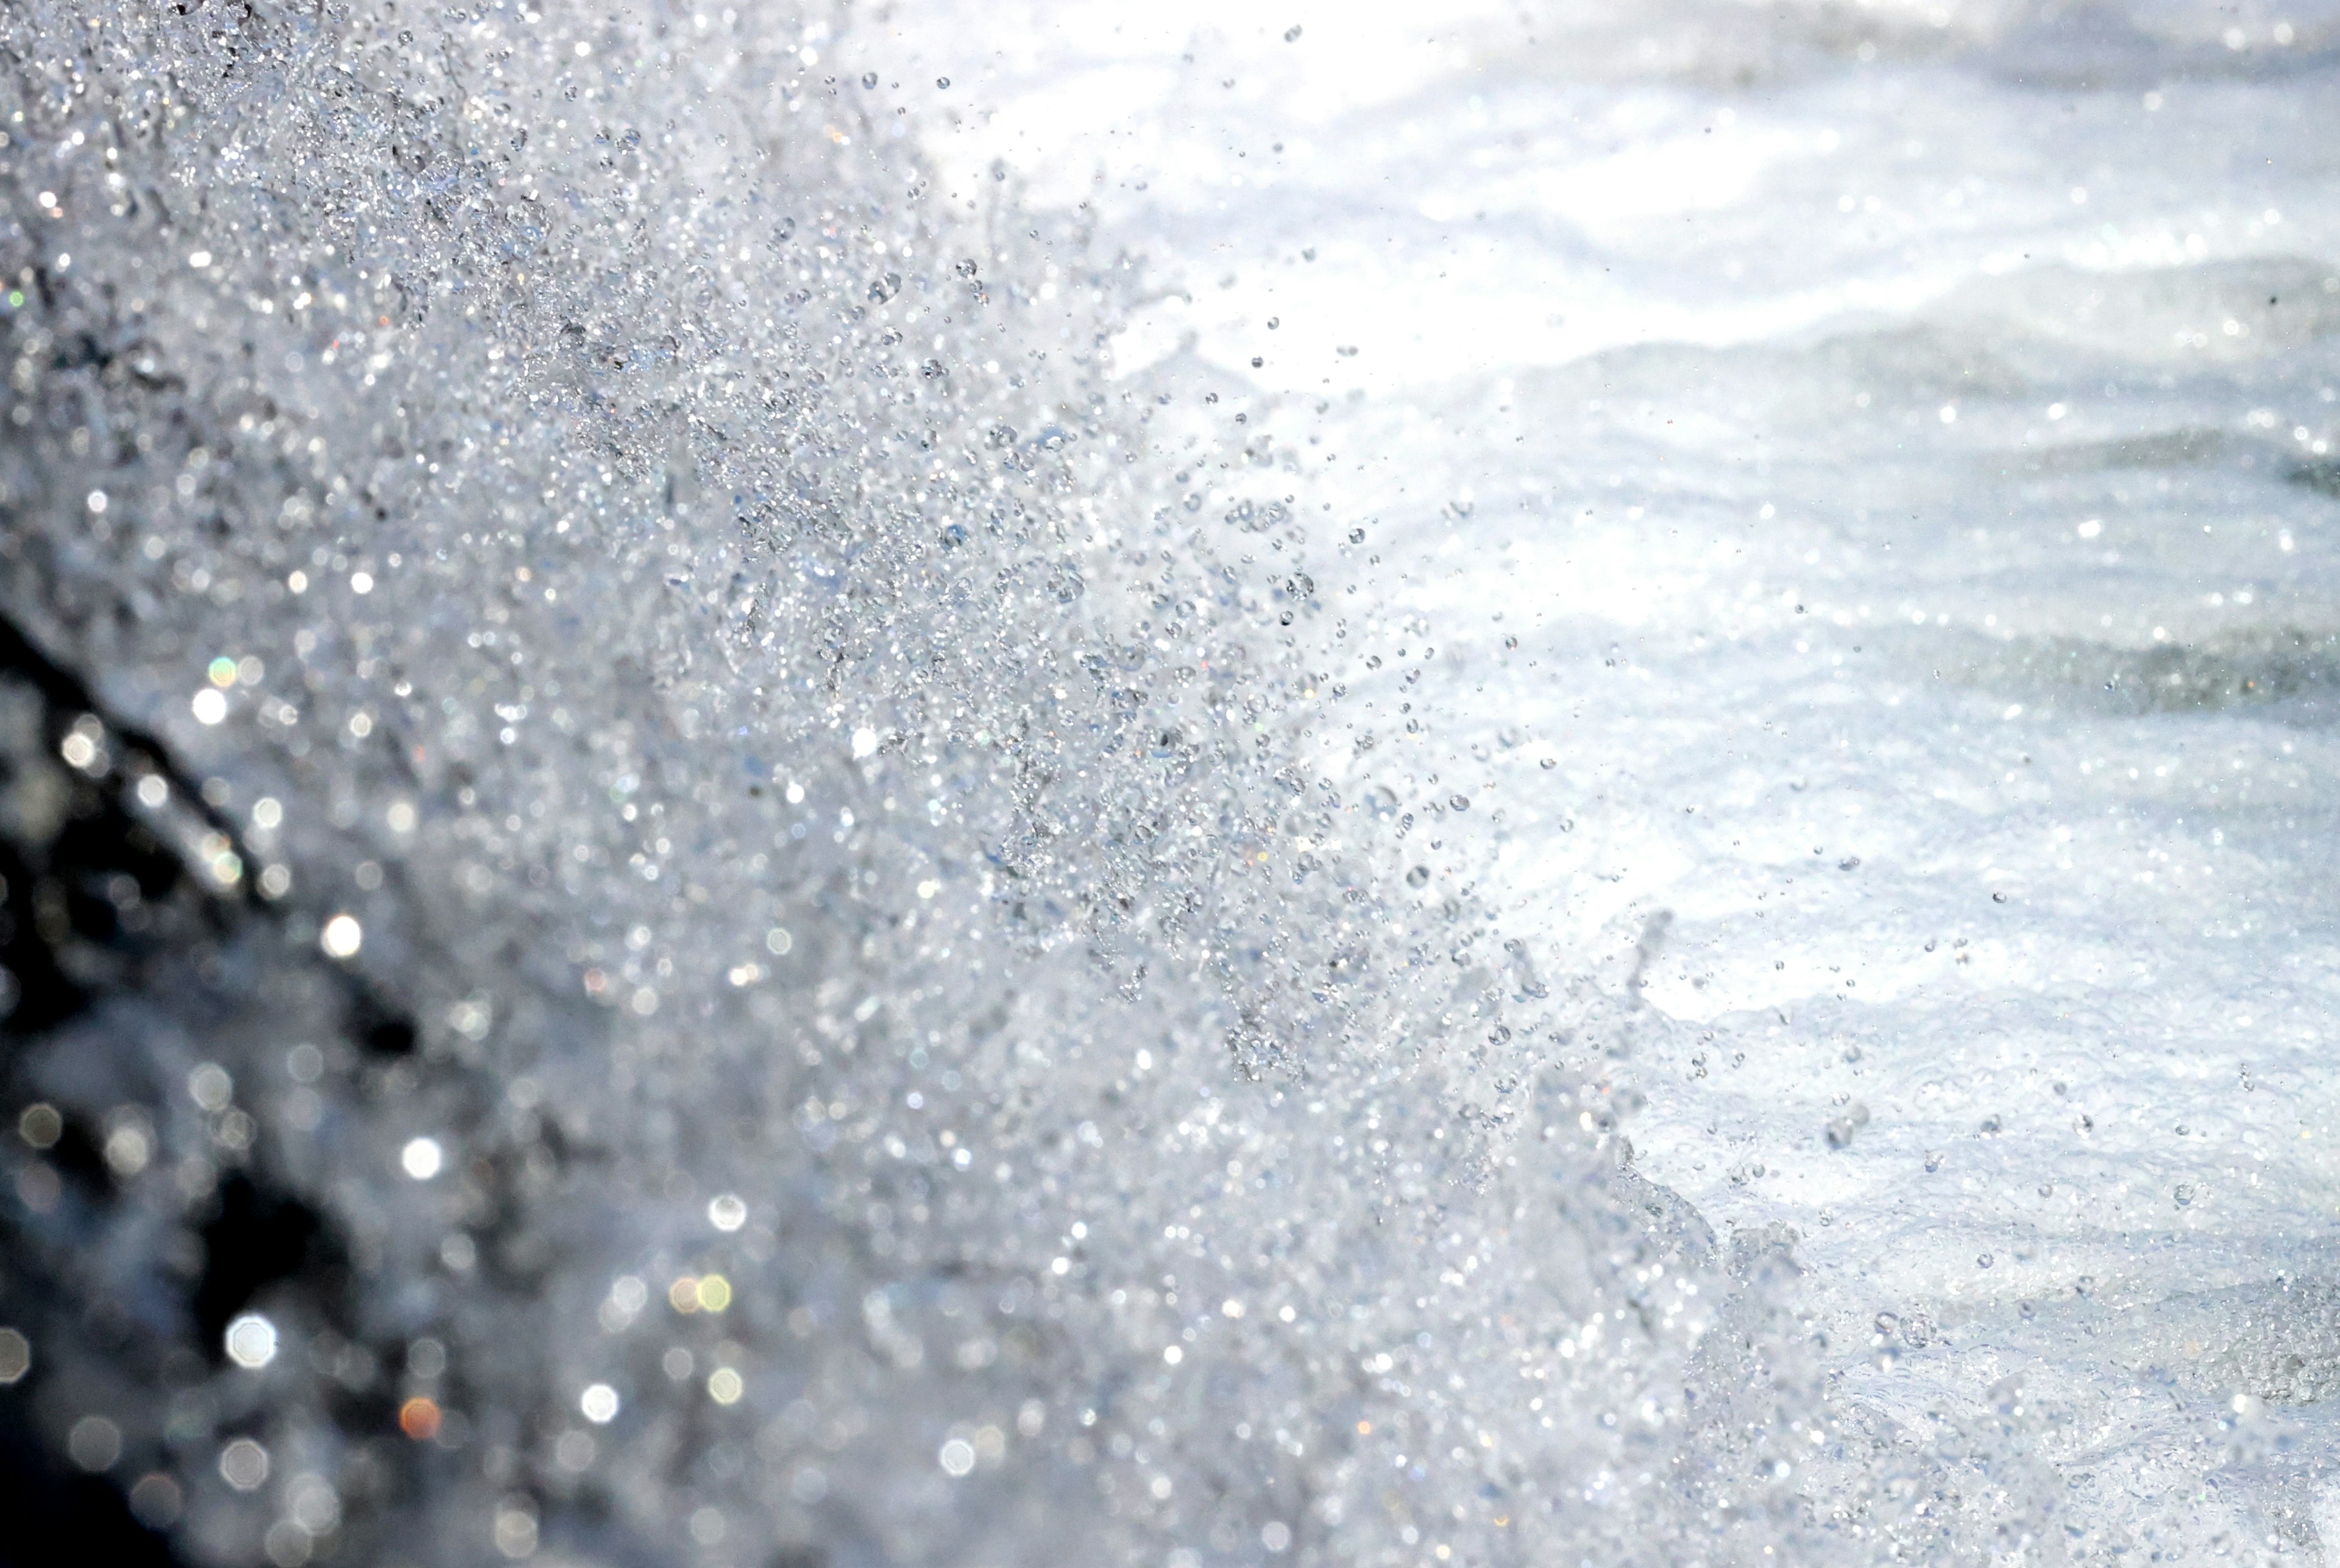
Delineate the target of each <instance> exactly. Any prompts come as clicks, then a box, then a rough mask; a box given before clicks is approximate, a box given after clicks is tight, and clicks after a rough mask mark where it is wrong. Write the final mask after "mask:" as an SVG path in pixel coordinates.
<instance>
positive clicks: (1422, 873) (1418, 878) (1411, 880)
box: [1405, 866, 1430, 888]
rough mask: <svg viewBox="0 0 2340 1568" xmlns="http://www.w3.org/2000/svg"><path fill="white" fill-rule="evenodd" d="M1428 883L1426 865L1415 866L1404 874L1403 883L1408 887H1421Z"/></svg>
mask: <svg viewBox="0 0 2340 1568" xmlns="http://www.w3.org/2000/svg"><path fill="white" fill-rule="evenodd" d="M1429 884H1430V868H1429V867H1427V866H1416V867H1414V868H1413V869H1412V870H1410V871H1408V872H1407V873H1406V874H1405V885H1406V886H1407V887H1409V888H1423V887H1427V886H1429Z"/></svg>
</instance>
